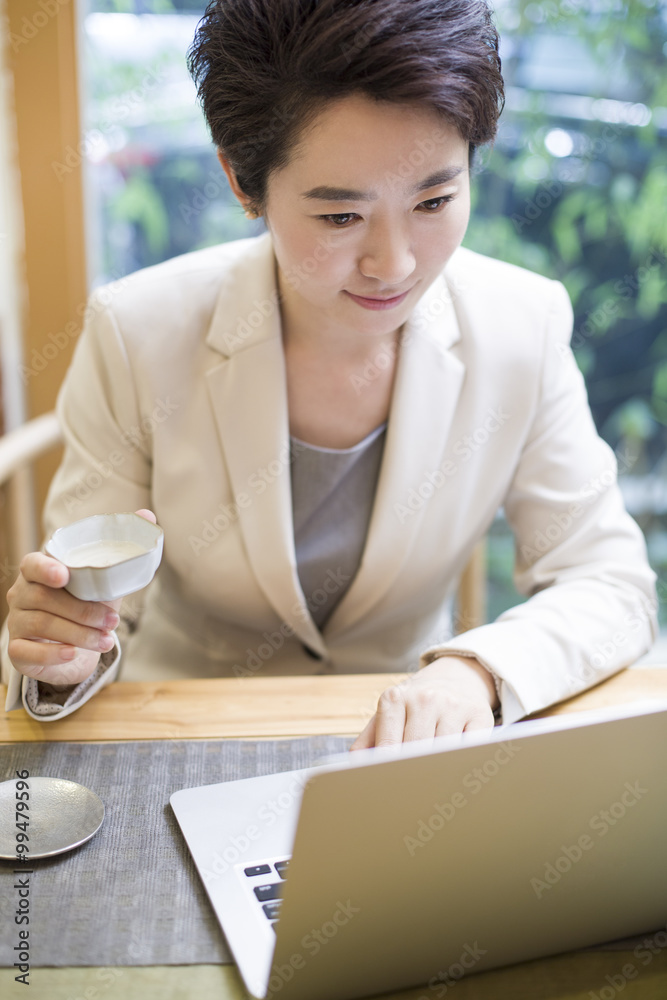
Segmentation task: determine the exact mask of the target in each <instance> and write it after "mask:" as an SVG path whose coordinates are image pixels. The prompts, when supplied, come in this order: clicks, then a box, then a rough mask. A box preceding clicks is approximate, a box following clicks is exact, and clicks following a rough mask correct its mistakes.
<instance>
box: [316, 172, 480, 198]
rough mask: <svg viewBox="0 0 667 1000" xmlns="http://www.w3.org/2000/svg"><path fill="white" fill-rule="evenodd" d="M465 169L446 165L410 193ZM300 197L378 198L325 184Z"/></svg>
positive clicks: (451, 176)
mask: <svg viewBox="0 0 667 1000" xmlns="http://www.w3.org/2000/svg"><path fill="white" fill-rule="evenodd" d="M465 169H466V168H465V167H446V168H445V169H444V170H438V171H436V173H434V174H431V175H430V176H429V177H426V178H425V179H424V180H423V181H420V182H419V184H415V186H414V187H413V188H412V190H411V191H410V194H418V192H419V191H426V190H427V188H432V187H437V185H438V184H447V183H448V182H449V181H451V180H453V179H454V178H455V177H458V175H459V174H462V173H463V172H464V170H465ZM301 197H302V198H308V199H310V200H311V201H377V199H378V195H377V194H376V193H375V192H374V191H356V190H355V189H354V188H337V187H329V186H328V185H326V184H324V185H322V186H320V187H314V188H311V189H310V191H304V192H303V194H302V195H301Z"/></svg>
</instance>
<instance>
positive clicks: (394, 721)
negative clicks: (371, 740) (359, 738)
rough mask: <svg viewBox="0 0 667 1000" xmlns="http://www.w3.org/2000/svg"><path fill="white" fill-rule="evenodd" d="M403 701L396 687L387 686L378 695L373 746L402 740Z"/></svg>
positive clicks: (403, 725) (386, 744)
mask: <svg viewBox="0 0 667 1000" xmlns="http://www.w3.org/2000/svg"><path fill="white" fill-rule="evenodd" d="M404 730H405V701H404V698H403V691H402V690H401V689H400V688H398V687H390V688H387V690H386V691H383V692H382V694H381V695H380V700H379V702H378V710H377V714H376V723H375V746H376V747H389V746H395V745H396V744H397V743H402V742H403V732H404Z"/></svg>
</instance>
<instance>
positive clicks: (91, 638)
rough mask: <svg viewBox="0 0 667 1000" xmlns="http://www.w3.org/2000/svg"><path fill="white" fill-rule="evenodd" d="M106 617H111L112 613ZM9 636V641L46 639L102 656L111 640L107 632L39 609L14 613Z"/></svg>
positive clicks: (109, 645)
mask: <svg viewBox="0 0 667 1000" xmlns="http://www.w3.org/2000/svg"><path fill="white" fill-rule="evenodd" d="M108 614H109V616H110V617H111V616H112V615H114V614H115V612H108ZM116 617H117V616H116ZM10 636H11V638H12V639H27V640H32V639H47V640H48V641H49V642H52V643H53V642H57V643H66V644H68V645H71V646H76V647H78V648H80V649H90V650H94V651H96V652H101V653H106V652H107V651H108V650H109V649H111V648H112V646H113V636H111V635H110V634H109V630H108V629H97V628H89V627H87V626H85V625H79V624H78V623H77V622H75V621H72V619H71V618H62V617H60V616H59V615H54V614H52V613H51V612H49V611H42V610H40V609H38V610H35V609H31V610H28V611H20V612H15V613H14V615H13V617H12V622H11V627H10Z"/></svg>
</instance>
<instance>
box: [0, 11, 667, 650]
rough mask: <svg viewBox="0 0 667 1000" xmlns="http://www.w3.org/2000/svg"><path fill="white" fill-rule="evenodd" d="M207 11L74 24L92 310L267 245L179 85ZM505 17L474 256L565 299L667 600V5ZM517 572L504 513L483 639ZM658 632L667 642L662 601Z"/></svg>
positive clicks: (66, 175)
mask: <svg viewBox="0 0 667 1000" xmlns="http://www.w3.org/2000/svg"><path fill="white" fill-rule="evenodd" d="M6 2H8V3H9V6H10V7H11V3H12V0H6ZM48 2H50V3H52V4H55V6H56V7H57V6H58V4H59V3H61V4H62V3H65V2H67V0H48ZM27 7H28V5H26V4H23V9H24V10H25V11H26V12H27V13H28V14H30V11H28V10H27ZM47 7H48V3H47V4H42V8H43V9H44V10H46V9H47ZM203 8H204V4H203V3H200V2H197V0H80V2H79V3H78V4H76V5H75V15H74V26H73V31H74V36H75V47H76V52H77V57H76V58H77V69H78V76H77V82H76V89H77V95H78V114H79V129H80V136H81V137H82V138H81V141H80V142H79V143H78V145H74V146H73V145H72V144H71V143H70V144H69V150H70V152H69V153H68V152H67V147H66V146H63V145H61V147H60V148H61V154H62V155H61V158H60V159H58V158H56V160H55V167H54V161H53V160H52V161H51V163H50V167H51V172H53V173H55V174H56V176H57V175H58V172H59V169H60V170H61V171H62V173H61V177H60V180H61V181H65V182H66V183H69V181H70V174H71V173H72V172H73V171H75V170H76V171H79V168H80V173H81V178H80V182H81V185H82V192H83V204H84V206H85V207H84V211H83V216H82V226H83V231H84V243H83V245H84V248H85V249H84V253H85V282H86V287H87V289H88V290H89V289H91V288H92V287H95V286H97V285H99V284H102V283H106V282H108V281H112V280H115V279H117V278H120V277H122V276H123V275H126V274H129V273H130V272H132V271H134V270H136V269H137V268H140V267H145V266H146V265H148V264H153V263H156V262H158V261H161V260H164V259H166V258H169V257H172V256H175V255H177V254H181V253H185V252H187V251H189V250H194V249H197V248H200V247H205V246H208V245H211V244H214V243H219V242H225V241H228V240H234V239H238V238H241V237H244V236H249V235H254V234H256V233H259V232H261V231H262V230H263V226H262V223H261V220H259V221H257V222H249V221H248V220H247V219H246V218H245V216H244V215H243V213H242V212H241V211H240V209H239V208H238V206H237V204H236V202H235V200H234V199H233V196H232V195H231V192H230V191H229V189H228V187H227V182H226V179H225V177H224V175H223V173H222V171H221V169H220V167H219V165H218V162H217V159H216V156H215V153H214V150H213V147H212V145H211V142H210V138H209V136H208V133H207V130H206V127H205V124H204V121H203V117H202V115H201V112H200V110H199V108H198V106H197V103H196V98H195V91H194V86H193V84H192V82H191V80H190V78H189V75H188V73H187V69H186V66H185V53H186V51H187V48H188V46H189V44H190V42H191V40H192V37H193V35H194V31H195V27H196V24H197V21H198V19H199V17H200V16H201V14H202V13H203ZM54 9H55V8H54ZM64 9H65V8H64V7H63V10H62V13H61V12H59V13H58V15H57V16H54V20H58V21H61V20H62V14H63V13H64ZM35 10H36V11H38V10H39V7H37V6H36V7H35ZM495 11H496V21H497V24H498V27H499V29H500V32H501V37H502V47H501V55H502V60H503V70H504V76H505V81H506V85H507V105H506V109H505V112H504V114H503V117H502V119H501V126H500V131H499V134H498V138H497V141H496V143H495V145H494V147H493V148H492V149H484V150H481V151H479V153H478V158H477V163H476V166H475V172H474V173H475V176H474V180H473V213H472V221H471V224H470V228H469V230H468V233H467V236H466V239H465V245H466V246H468V247H470V248H471V249H473V250H478V251H480V252H482V253H485V254H489V255H491V256H493V257H498V258H501V259H503V260H507V261H511V262H513V263H516V264H519V265H522V266H524V267H528V268H530V269H532V270H534V271H538V272H540V273H542V274H545V275H547V276H549V277H553V278H558V279H560V280H561V281H563V282H564V284H565V285H566V287H567V289H568V291H569V293H570V296H571V299H572V302H573V305H574V310H575V327H574V336H573V346H574V351H575V355H576V358H577V362H578V364H579V366H580V368H581V370H582V372H583V374H584V376H585V379H586V382H587V386H588V392H589V398H590V404H591V409H592V412H593V416H594V419H595V422H596V425H597V427H598V430H599V432H600V434H601V435H602V436H603V437H604V438H605V440H606V441H607V442H608V443H609V444H610V445H611V447H612V448H613V449H614V451H615V452H616V455H617V459H618V464H619V476H620V484H621V488H622V490H623V494H624V497H625V501H626V505H627V507H628V509H629V511H630V512H631V514H632V515H633V516H634V517H635V519H636V520H637V522H638V523H639V525H640V526H641V528H642V530H643V531H644V533H645V536H646V539H647V543H648V549H649V558H650V560H651V563H652V565H653V567H654V569H655V570H656V571H657V572H658V574H659V576H660V578H661V580H662V581H664V582H665V583H666V584H667V474H666V473H667V457H666V456H667V448H666V445H667V282H666V276H667V143H666V135H667V72H666V56H667V3H666V2H664V0H630V2H626V3H621V2H619V0H560V2H559V0H547V2H530V3H527V2H525V0H497V2H496V3H495ZM25 20H26V19H25V17H24V21H25ZM33 20H34V19H31V18H30V17H28V18H27V24H28V27H27V28H26V27H25V26H24V22H22V21H20V19H19V18H18V16H17V15H16V16H15V17H14V18H13V21H12V25H11V28H12V29H13V31H14V35H13V39H14V40H13V42H10V49H11V50H12V51H11V52H10V55H9V63H10V66H11V62H12V58H14V59H15V60H16V61H18V60H19V59H20V58H22V49H23V45H22V44H21V43H20V40H18V39H17V37H16V36H17V27H18V26H20V25H23V27H22V28H21V31H20V32H18V34H19V36H20V38H23V36H24V33H25V32H26V31H27V32H28V34H30V25H31V24H32V23H33ZM47 30H50V28H49V26H48V25H44V29H43V31H44V33H46V32H47ZM11 37H12V36H11V34H10V38H11ZM28 41H30V40H28ZM30 44H33V43H32V41H30ZM17 45H18V48H16V46H17ZM0 138H1V136H0ZM19 142H20V136H19ZM68 156H69V160H68ZM77 158H78V161H79V162H78V163H77V162H75V161H76V160H77ZM58 165H60V168H59V166H58ZM61 186H62V185H61ZM65 186H66V185H65ZM0 223H1V216H0ZM0 229H1V225H0ZM1 237H2V234H1V232H0V251H1V250H2V238H1ZM1 289H2V285H0V290H1ZM33 299H34V295H33ZM0 310H1V307H0ZM1 315H2V314H1V311H0V318H1ZM6 350H7V348H5V351H6ZM38 353H39V352H38ZM65 353H67V352H65ZM13 364H14V367H16V361H14V362H13ZM23 381H24V384H26V376H25V372H24V379H23ZM32 381H33V378H32V376H30V375H28V376H27V384H28V387H29V389H30V390H31V389H32V388H33V386H32V384H31V383H32ZM12 391H13V390H12V388H11V387H10V386H8V384H7V378H6V377H5V375H4V374H3V392H4V394H5V397H6V398H9V397H8V394H9V396H11V394H12ZM34 406H35V404H34V399H33V401H32V410H33V411H34ZM28 409H30V407H28ZM31 415H33V413H31ZM9 423H11V421H9ZM512 567H513V544H512V538H511V535H510V533H509V531H508V529H507V526H506V524H505V522H504V520H503V517H502V511H501V512H499V514H498V518H497V520H496V522H495V524H494V525H493V528H492V531H491V533H490V538H489V542H488V546H487V604H488V610H487V615H488V618H489V619H491V618H495V617H496V616H497V615H498V614H499V613H500V612H501V611H502V610H503V609H504V608H507V607H509V606H511V605H512V604H515V603H517V601H518V600H520V598H519V597H518V595H517V594H516V593H515V591H514V588H513V585H512ZM666 592H667V591H666ZM660 615H661V622H662V624H663V626H664V627H665V628H667V602H666V601H665V600H662V601H661V611H660ZM663 658H664V657H663Z"/></svg>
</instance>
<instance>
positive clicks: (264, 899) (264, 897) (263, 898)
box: [255, 882, 282, 903]
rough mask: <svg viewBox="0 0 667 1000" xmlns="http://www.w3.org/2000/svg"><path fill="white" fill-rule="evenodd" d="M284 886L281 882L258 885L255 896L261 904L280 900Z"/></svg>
mask: <svg viewBox="0 0 667 1000" xmlns="http://www.w3.org/2000/svg"><path fill="white" fill-rule="evenodd" d="M281 891H282V886H281V884H280V882H273V883H272V884H271V885H256V886H255V895H256V896H257V899H258V900H259V901H260V903H268V902H269V900H270V899H280V893H281Z"/></svg>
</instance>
